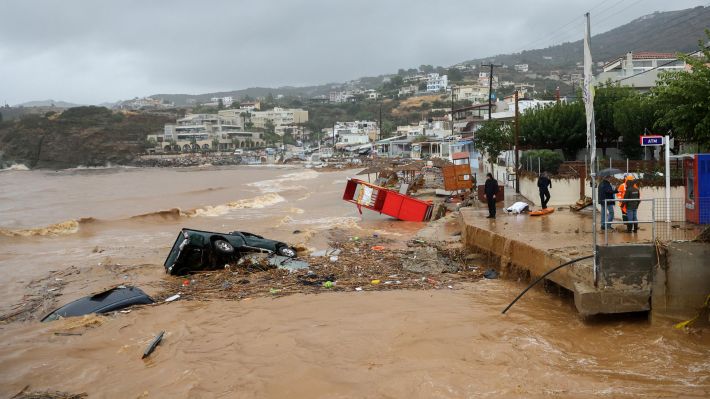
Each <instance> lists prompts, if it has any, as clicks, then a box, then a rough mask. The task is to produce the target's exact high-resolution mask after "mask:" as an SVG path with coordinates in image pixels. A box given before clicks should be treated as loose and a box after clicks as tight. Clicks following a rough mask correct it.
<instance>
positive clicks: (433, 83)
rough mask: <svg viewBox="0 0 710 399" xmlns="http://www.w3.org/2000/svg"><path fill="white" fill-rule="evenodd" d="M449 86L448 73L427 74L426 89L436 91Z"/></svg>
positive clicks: (443, 89)
mask: <svg viewBox="0 0 710 399" xmlns="http://www.w3.org/2000/svg"><path fill="white" fill-rule="evenodd" d="M448 87H449V77H448V75H439V74H438V73H430V74H428V75H427V82H426V91H427V92H429V93H436V92H440V91H445V90H446V89H447V88H448Z"/></svg>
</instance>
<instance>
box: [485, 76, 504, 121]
mask: <svg viewBox="0 0 710 399" xmlns="http://www.w3.org/2000/svg"><path fill="white" fill-rule="evenodd" d="M481 66H482V67H490V68H491V71H490V73H488V120H491V112H492V111H491V110H492V109H493V103H492V102H491V100H492V98H493V68H494V67H500V66H502V65H496V64H494V63H492V62H491V63H490V64H481Z"/></svg>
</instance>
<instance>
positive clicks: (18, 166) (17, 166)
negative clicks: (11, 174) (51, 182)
mask: <svg viewBox="0 0 710 399" xmlns="http://www.w3.org/2000/svg"><path fill="white" fill-rule="evenodd" d="M11 170H17V171H27V170H30V168H28V167H27V165H25V164H22V163H13V164H12V165H10V166H8V167H7V168H3V169H0V172H8V171H11Z"/></svg>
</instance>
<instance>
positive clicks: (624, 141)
mask: <svg viewBox="0 0 710 399" xmlns="http://www.w3.org/2000/svg"><path fill="white" fill-rule="evenodd" d="M655 112H656V102H655V101H654V99H653V98H651V97H649V96H645V95H640V94H638V93H634V94H633V95H631V96H629V97H626V98H623V99H621V100H619V101H618V102H617V103H616V109H615V110H614V127H615V128H616V130H617V131H618V132H619V134H621V143H619V148H620V149H621V151H622V152H623V153H624V156H625V157H627V158H631V159H639V158H640V157H641V155H642V154H643V149H642V147H641V145H640V144H639V136H640V135H642V134H644V132H649V133H650V132H652V131H653V126H654V123H655V122H656V118H655V116H654V114H655Z"/></svg>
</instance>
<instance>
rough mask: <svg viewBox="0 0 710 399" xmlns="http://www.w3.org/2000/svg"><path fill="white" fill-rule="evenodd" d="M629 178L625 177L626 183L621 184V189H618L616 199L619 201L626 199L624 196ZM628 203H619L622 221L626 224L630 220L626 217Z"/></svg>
mask: <svg viewBox="0 0 710 399" xmlns="http://www.w3.org/2000/svg"><path fill="white" fill-rule="evenodd" d="M628 178H629V176H628V175H625V176H624V181H623V182H622V183H621V184H619V187H617V188H616V198H617V199H624V195H626V179H628ZM626 204H627V203H626V202H624V201H619V208H621V220H623V221H624V223H626V222H627V221H628V220H629V218H628V216H627V215H626Z"/></svg>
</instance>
